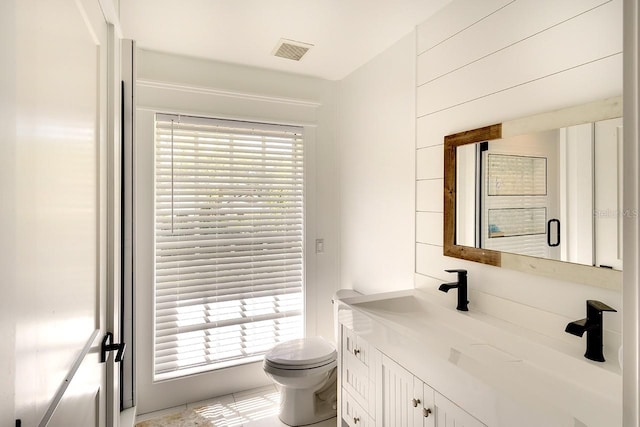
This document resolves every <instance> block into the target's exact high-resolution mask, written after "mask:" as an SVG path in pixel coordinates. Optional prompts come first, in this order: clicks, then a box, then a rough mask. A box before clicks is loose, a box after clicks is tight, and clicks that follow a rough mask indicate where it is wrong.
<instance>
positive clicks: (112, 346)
mask: <svg viewBox="0 0 640 427" xmlns="http://www.w3.org/2000/svg"><path fill="white" fill-rule="evenodd" d="M112 341H113V334H112V333H111V332H107V333H106V334H105V336H104V338H102V345H101V346H100V363H104V362H106V361H107V352H109V351H114V350H115V351H117V353H116V358H115V361H116V362H122V359H123V358H124V352H125V351H126V349H127V345H126V344H125V343H123V342H121V343H119V344H116V343H113V342H112Z"/></svg>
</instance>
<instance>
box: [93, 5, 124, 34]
mask: <svg viewBox="0 0 640 427" xmlns="http://www.w3.org/2000/svg"><path fill="white" fill-rule="evenodd" d="M98 3H99V4H100V9H101V10H102V14H103V15H104V19H105V21H107V23H109V24H112V25H113V27H114V29H115V32H116V36H117V37H118V39H121V38H123V36H122V27H121V26H120V16H119V15H120V14H119V12H118V11H117V10H116V7H115V5H114V4H113V0H98Z"/></svg>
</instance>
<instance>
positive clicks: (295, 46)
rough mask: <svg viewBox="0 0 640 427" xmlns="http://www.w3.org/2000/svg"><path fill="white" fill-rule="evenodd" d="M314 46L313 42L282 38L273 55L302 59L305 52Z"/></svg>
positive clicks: (296, 59)
mask: <svg viewBox="0 0 640 427" xmlns="http://www.w3.org/2000/svg"><path fill="white" fill-rule="evenodd" d="M312 47H313V45H312V44H308V43H302V42H297V41H294V40H287V39H280V41H279V42H278V44H277V45H276V47H275V49H273V55H275V56H279V57H280V58H286V59H292V60H294V61H300V60H301V59H302V57H303V56H304V54H305V53H307V51H308V50H309V49H311V48H312Z"/></svg>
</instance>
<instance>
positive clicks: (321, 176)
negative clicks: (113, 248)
mask: <svg viewBox="0 0 640 427" xmlns="http://www.w3.org/2000/svg"><path fill="white" fill-rule="evenodd" d="M137 58H138V64H137V65H138V75H137V77H138V84H137V86H136V87H137V108H138V119H137V142H136V150H137V152H136V155H137V156H138V158H140V159H147V160H149V159H151V161H147V162H146V163H145V164H142V163H138V164H137V166H138V170H137V172H136V181H137V184H136V185H137V186H138V187H137V188H139V189H140V191H139V192H138V196H136V202H137V203H138V206H137V208H136V224H137V228H136V231H135V232H136V239H137V240H136V244H135V246H136V248H137V249H136V263H137V265H138V267H137V268H136V270H137V272H136V285H135V286H136V290H135V291H136V299H137V303H136V309H137V313H136V329H137V342H136V345H137V347H136V348H137V350H138V352H137V356H136V360H137V367H138V369H137V372H138V373H137V376H136V377H137V380H138V398H139V402H138V413H146V412H149V411H153V410H157V409H161V408H166V407H169V406H173V405H177V404H181V403H186V402H195V401H198V400H202V399H205V398H208V397H212V396H218V395H223V394H228V393H231V392H235V391H239V390H242V389H247V388H252V387H256V386H259V385H263V384H267V383H269V380H268V379H267V377H266V375H265V374H264V372H263V370H262V366H261V364H260V363H254V364H249V365H244V366H240V367H236V368H230V369H225V370H221V371H219V372H215V373H208V374H202V375H198V376H195V377H192V378H190V379H186V380H180V381H179V382H178V381H169V382H165V383H158V384H155V385H152V384H151V383H152V378H151V376H152V374H151V369H152V368H151V367H150V365H151V354H150V345H151V344H150V343H151V331H152V330H153V325H152V323H151V322H152V314H151V313H152V291H151V288H152V284H153V276H152V265H153V264H152V261H153V260H152V256H153V246H152V241H153V240H152V236H153V211H152V206H153V190H152V189H153V166H152V159H153V149H152V142H153V136H152V135H153V113H154V112H156V111H164V112H173V113H191V114H199V115H206V116H211V117H221V118H232V119H244V120H256V121H267V122H273V123H284V124H293V125H303V126H304V127H305V145H306V152H305V167H306V168H307V176H306V177H307V185H308V186H309V188H308V190H310V191H307V198H306V199H305V203H306V206H305V210H306V211H305V213H306V220H307V224H306V226H305V231H306V233H307V234H306V236H305V237H306V240H307V243H306V247H305V250H306V256H307V263H306V267H307V270H306V272H305V274H306V296H305V301H306V304H307V305H306V310H305V315H306V324H307V328H306V333H307V334H308V335H321V336H324V337H325V338H327V339H329V340H333V338H334V337H333V325H332V323H333V322H332V319H333V311H332V306H331V297H332V296H333V294H334V293H335V291H336V289H337V287H338V283H339V273H338V256H339V252H338V247H339V228H338V220H337V215H338V203H339V199H338V192H337V188H338V185H337V168H336V161H335V159H336V157H335V156H336V153H335V141H334V129H335V124H334V120H335V87H336V85H335V83H333V82H330V81H326V80H322V79H317V78H311V77H305V76H300V75H292V74H287V73H282V72H275V71H269V70H263V69H256V68H251V67H245V66H238V65H231V64H226V63H219V62H213V61H206V60H201V59H196V58H190V57H183V56H177V55H170V54H163V53H158V52H152V51H145V50H140V51H138V55H137ZM145 181H146V182H145ZM145 188H147V189H148V190H147V191H145V190H144V189H145ZM317 238H322V239H324V253H322V254H315V245H314V243H315V239H317ZM144 245H146V246H144ZM179 384H180V385H179Z"/></svg>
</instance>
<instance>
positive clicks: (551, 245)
mask: <svg viewBox="0 0 640 427" xmlns="http://www.w3.org/2000/svg"><path fill="white" fill-rule="evenodd" d="M552 223H556V224H557V227H556V242H555V243H551V224H552ZM547 245H549V246H550V247H552V248H553V247H556V246H560V220H559V219H555V218H554V219H550V220H549V221H548V222H547Z"/></svg>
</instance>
